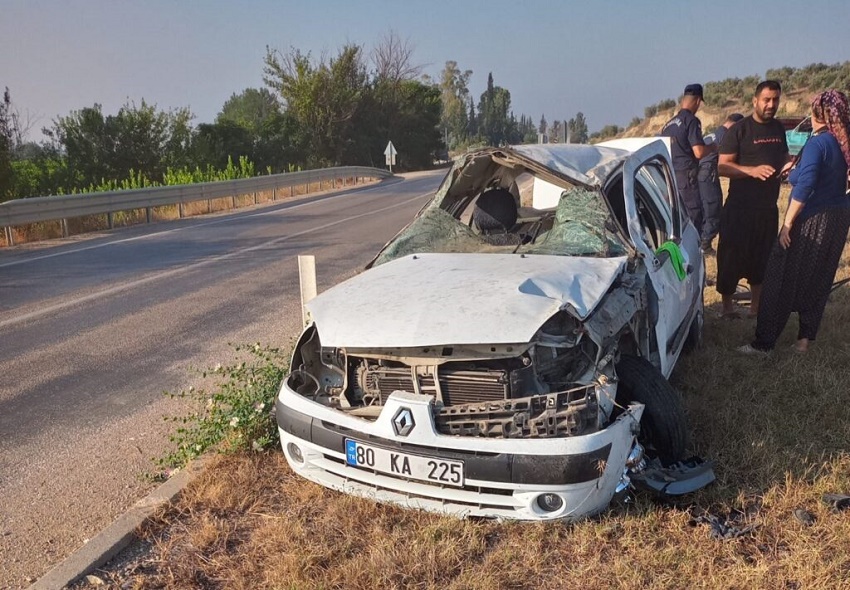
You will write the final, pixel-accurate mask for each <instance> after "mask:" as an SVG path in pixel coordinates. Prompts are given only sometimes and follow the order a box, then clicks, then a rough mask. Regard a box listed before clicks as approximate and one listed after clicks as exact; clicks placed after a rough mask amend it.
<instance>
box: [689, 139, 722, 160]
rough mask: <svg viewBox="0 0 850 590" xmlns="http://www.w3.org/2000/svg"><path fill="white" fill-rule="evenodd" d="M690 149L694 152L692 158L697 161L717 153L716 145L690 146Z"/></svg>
mask: <svg viewBox="0 0 850 590" xmlns="http://www.w3.org/2000/svg"><path fill="white" fill-rule="evenodd" d="M691 149H692V150H693V151H694V157H695V158H696V159H697V160H702V159H703V158H704V157H706V156H707V155H708V154H710V153H712V152H716V151H717V144H714V143H712V144H708V145H694V146H691Z"/></svg>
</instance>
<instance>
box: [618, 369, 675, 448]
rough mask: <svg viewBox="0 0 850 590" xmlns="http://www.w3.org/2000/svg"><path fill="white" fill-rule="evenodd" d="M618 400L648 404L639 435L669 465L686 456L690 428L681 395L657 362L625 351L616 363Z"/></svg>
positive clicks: (645, 444)
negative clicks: (688, 427)
mask: <svg viewBox="0 0 850 590" xmlns="http://www.w3.org/2000/svg"><path fill="white" fill-rule="evenodd" d="M617 376H618V377H619V380H620V381H619V384H618V385H617V402H618V403H619V404H621V405H623V406H626V405H628V404H629V403H630V402H639V403H642V404H644V406H646V407H645V408H644V411H643V417H642V418H641V421H640V432H641V433H640V435H639V436H638V439H639V440H640V442H641V444H642V445H643V446H644V447H646V450H647V453H648V454H650V455H655V456H657V457H658V458H659V459H660V461H661V463H662V464H664V465H669V464H671V463H675V462H676V461H680V460H682V459H684V458H685V450H686V448H687V446H688V430H687V423H686V419H685V411H684V408H683V407H682V399H681V397H680V396H679V394H678V393H677V392H676V390H675V389H673V386H672V385H670V382H669V381H667V379H665V377H664V375H662V374H661V371H659V370H658V369H657V368H656V367H655V366H653V365H652V364H651V363H650V362H649V361H647V360H646V359H644V358H641V357H637V356H632V355H625V354H624V355H622V356H621V357H620V361H619V362H618V363H617Z"/></svg>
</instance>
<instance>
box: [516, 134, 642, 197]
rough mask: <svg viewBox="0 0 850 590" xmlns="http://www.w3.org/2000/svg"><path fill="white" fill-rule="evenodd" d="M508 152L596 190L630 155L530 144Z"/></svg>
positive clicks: (591, 148)
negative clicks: (594, 187) (512, 152)
mask: <svg viewBox="0 0 850 590" xmlns="http://www.w3.org/2000/svg"><path fill="white" fill-rule="evenodd" d="M509 149H510V150H512V151H514V152H516V153H517V154H519V155H521V156H524V157H526V158H528V159H530V160H534V161H535V162H539V163H540V164H542V165H544V166H546V167H547V168H549V169H551V170H554V171H556V172H558V173H560V174H562V175H564V176H567V177H571V178H575V179H576V180H578V181H580V182H582V183H584V184H586V185H589V186H596V187H598V186H601V185H602V183H604V182H605V179H606V178H608V176H609V175H610V174H611V172H613V171H614V170H615V169H616V168H618V167H619V166H620V165H621V164H622V162H623V160H625V159H626V158H628V157H629V155H630V152H628V151H627V150H623V149H617V148H612V147H606V146H600V145H584V144H551V143H550V144H530V145H515V146H510V148H509Z"/></svg>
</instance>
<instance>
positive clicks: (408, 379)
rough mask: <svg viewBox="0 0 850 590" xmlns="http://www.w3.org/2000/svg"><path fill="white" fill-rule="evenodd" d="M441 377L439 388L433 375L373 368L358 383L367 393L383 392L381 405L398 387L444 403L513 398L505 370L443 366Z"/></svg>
mask: <svg viewBox="0 0 850 590" xmlns="http://www.w3.org/2000/svg"><path fill="white" fill-rule="evenodd" d="M358 374H360V375H362V373H358ZM414 379H415V383H414ZM438 379H439V384H440V387H439V389H438V388H437V387H436V386H435V384H434V376H433V375H414V372H413V370H412V369H410V368H407V367H370V368H369V369H368V370H366V371H365V383H363V384H362V385H360V384H359V383H358V385H360V386H361V387H362V389H363V390H364V391H366V392H369V393H373V394H378V395H380V399H381V403H382V404H383V403H384V402H386V400H387V398H388V397H389V396H390V394H391V393H392V392H394V391H398V390H401V391H410V392H415V393H422V394H426V395H433V396H434V397H435V399H439V400H441V401H442V402H443V405H445V406H454V405H464V404H471V403H477V402H487V401H499V400H504V399H508V398H509V397H510V389H509V387H508V376H507V373H506V372H505V371H499V370H492V369H484V370H456V369H448V370H446V369H443V370H439V371H438Z"/></svg>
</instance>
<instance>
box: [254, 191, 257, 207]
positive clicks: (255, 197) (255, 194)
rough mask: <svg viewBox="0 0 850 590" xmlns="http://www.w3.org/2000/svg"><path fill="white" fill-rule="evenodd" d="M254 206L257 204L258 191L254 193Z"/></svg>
mask: <svg viewBox="0 0 850 590" xmlns="http://www.w3.org/2000/svg"><path fill="white" fill-rule="evenodd" d="M254 204H255V205H256V204H257V191H254Z"/></svg>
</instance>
